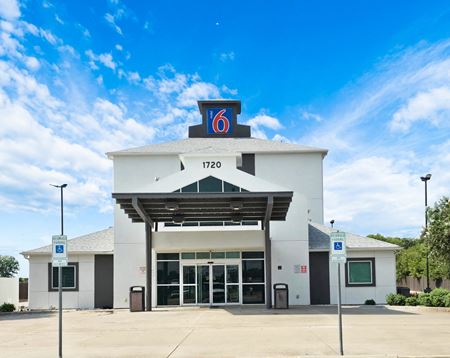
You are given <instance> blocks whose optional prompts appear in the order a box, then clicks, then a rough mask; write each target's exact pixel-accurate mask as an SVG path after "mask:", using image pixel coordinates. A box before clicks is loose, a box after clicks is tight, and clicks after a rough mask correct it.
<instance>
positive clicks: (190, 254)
mask: <svg viewBox="0 0 450 358" xmlns="http://www.w3.org/2000/svg"><path fill="white" fill-rule="evenodd" d="M181 258H182V259H183V260H193V259H195V252H182V253H181Z"/></svg>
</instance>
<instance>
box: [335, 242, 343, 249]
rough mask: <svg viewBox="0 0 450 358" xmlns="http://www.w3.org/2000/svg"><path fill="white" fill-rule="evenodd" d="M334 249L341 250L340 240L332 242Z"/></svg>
mask: <svg viewBox="0 0 450 358" xmlns="http://www.w3.org/2000/svg"><path fill="white" fill-rule="evenodd" d="M334 250H335V251H342V242H339V241H337V242H334Z"/></svg>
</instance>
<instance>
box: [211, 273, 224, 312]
mask: <svg viewBox="0 0 450 358" xmlns="http://www.w3.org/2000/svg"><path fill="white" fill-rule="evenodd" d="M212 303H213V304H223V303H225V265H212Z"/></svg>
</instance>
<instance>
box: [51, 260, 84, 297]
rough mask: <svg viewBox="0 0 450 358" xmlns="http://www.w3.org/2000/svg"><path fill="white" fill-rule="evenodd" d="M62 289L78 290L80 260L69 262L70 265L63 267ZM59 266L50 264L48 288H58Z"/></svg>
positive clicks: (52, 289)
mask: <svg viewBox="0 0 450 358" xmlns="http://www.w3.org/2000/svg"><path fill="white" fill-rule="evenodd" d="M61 270H62V271H61V275H62V289H63V290H65V291H78V262H69V264H68V266H63V267H61ZM58 274H59V267H56V266H55V267H53V266H52V264H51V263H49V264H48V290H49V291H57V290H58V284H59V282H58Z"/></svg>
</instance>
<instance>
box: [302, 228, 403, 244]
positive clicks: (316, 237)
mask: <svg viewBox="0 0 450 358" xmlns="http://www.w3.org/2000/svg"><path fill="white" fill-rule="evenodd" d="M331 230H332V229H331V228H330V227H327V226H325V225H321V224H317V223H309V227H308V231H309V249H310V250H329V249H330V233H331ZM333 230H334V231H336V230H337V229H336V228H335V229H333ZM342 231H343V230H342ZM346 247H347V249H349V250H397V249H400V246H397V245H394V244H390V243H388V242H384V241H381V240H375V239H372V238H370V237H365V236H360V235H356V234H352V233H350V232H346Z"/></svg>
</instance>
